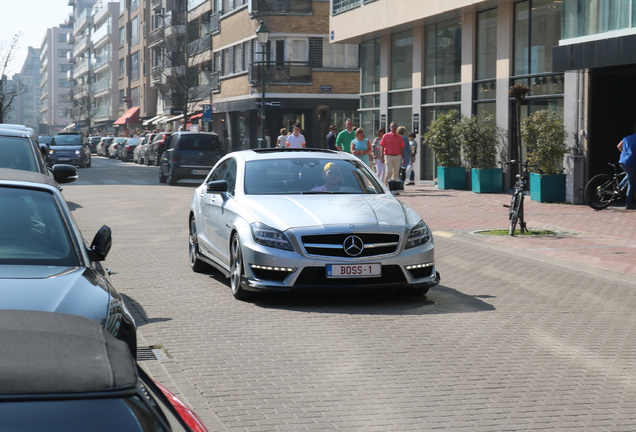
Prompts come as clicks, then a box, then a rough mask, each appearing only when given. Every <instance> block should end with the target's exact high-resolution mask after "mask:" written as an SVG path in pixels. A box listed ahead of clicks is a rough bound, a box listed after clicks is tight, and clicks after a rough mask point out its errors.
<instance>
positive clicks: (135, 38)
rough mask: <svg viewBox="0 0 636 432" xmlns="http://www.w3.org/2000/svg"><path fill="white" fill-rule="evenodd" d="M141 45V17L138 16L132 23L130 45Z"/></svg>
mask: <svg viewBox="0 0 636 432" xmlns="http://www.w3.org/2000/svg"><path fill="white" fill-rule="evenodd" d="M138 43H139V16H136V17H134V18H133V19H132V21H131V22H130V44H131V45H135V44H138Z"/></svg>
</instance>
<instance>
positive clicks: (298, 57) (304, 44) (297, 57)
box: [289, 39, 309, 62]
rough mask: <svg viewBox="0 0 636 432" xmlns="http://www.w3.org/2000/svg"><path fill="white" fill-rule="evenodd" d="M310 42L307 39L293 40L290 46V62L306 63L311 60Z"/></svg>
mask: <svg viewBox="0 0 636 432" xmlns="http://www.w3.org/2000/svg"><path fill="white" fill-rule="evenodd" d="M308 44H309V41H308V40H307V39H291V41H290V44H289V61H297V62H306V61H308V59H309V46H308Z"/></svg>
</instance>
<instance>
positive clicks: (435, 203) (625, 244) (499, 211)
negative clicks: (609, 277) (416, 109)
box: [398, 183, 636, 276]
mask: <svg viewBox="0 0 636 432" xmlns="http://www.w3.org/2000/svg"><path fill="white" fill-rule="evenodd" d="M398 198H399V199H400V200H401V201H403V202H405V203H406V204H408V205H409V206H411V207H412V208H413V209H415V210H416V211H417V212H418V213H419V214H420V216H422V217H423V218H424V221H425V222H426V223H427V224H428V225H429V226H430V227H431V229H432V230H433V234H434V236H436V237H440V236H442V237H448V236H463V237H467V238H468V237H469V238H471V239H473V240H476V241H484V242H489V243H492V244H493V245H495V244H496V245H500V246H503V247H508V248H515V249H522V250H526V251H531V252H534V253H538V254H541V255H543V256H544V257H546V258H548V259H549V258H550V257H552V258H557V259H561V260H565V261H568V262H570V263H572V266H573V267H574V266H576V265H587V266H592V267H596V268H601V269H608V270H611V271H614V272H619V273H622V274H624V275H633V276H636V211H633V210H625V208H624V207H623V205H621V207H618V206H615V207H611V206H610V207H609V208H607V209H605V210H600V211H597V210H593V209H592V208H590V207H589V206H587V205H584V204H580V205H579V204H546V203H540V202H536V201H532V200H530V197H529V195H527V196H526V199H525V200H524V209H525V221H526V223H527V226H528V228H529V229H530V230H536V229H550V230H553V231H555V233H556V234H555V235H552V236H537V237H527V236H517V237H510V236H487V235H483V234H477V233H476V232H477V231H479V230H488V229H506V230H507V229H508V226H509V220H508V208H506V207H504V204H506V205H507V204H509V203H510V195H509V194H506V193H501V194H478V193H474V192H471V191H461V190H440V189H437V186H434V185H431V184H428V183H418V184H416V185H414V186H405V190H404V192H402V193H400V195H398ZM517 229H518V228H517Z"/></svg>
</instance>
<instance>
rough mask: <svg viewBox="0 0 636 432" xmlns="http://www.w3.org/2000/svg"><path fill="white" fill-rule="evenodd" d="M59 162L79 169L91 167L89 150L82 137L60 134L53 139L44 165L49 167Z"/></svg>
mask: <svg viewBox="0 0 636 432" xmlns="http://www.w3.org/2000/svg"><path fill="white" fill-rule="evenodd" d="M59 162H61V163H68V164H71V165H78V166H79V167H80V168H85V167H89V166H91V149H90V147H89V146H88V141H86V138H84V135H82V134H81V133H72V132H68V133H66V132H62V133H60V134H58V135H55V136H54V137H53V139H52V140H51V143H50V144H49V155H48V157H47V160H46V163H47V164H48V165H49V166H51V165H53V164H55V163H59Z"/></svg>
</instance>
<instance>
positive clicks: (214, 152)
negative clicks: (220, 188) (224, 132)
mask: <svg viewBox="0 0 636 432" xmlns="http://www.w3.org/2000/svg"><path fill="white" fill-rule="evenodd" d="M224 154H225V153H224V152H223V149H222V146H221V141H220V140H219V136H218V135H217V134H215V133H214V132H175V133H173V134H172V135H171V136H170V140H169V141H168V144H167V145H166V151H164V152H163V155H162V156H161V159H160V163H159V181H160V182H161V183H165V182H166V181H167V182H168V183H169V184H171V185H175V184H177V181H178V180H181V179H202V178H205V176H206V175H207V174H208V172H210V170H211V169H212V167H213V166H214V164H215V163H217V162H218V160H219V159H221V157H223V156H224Z"/></svg>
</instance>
